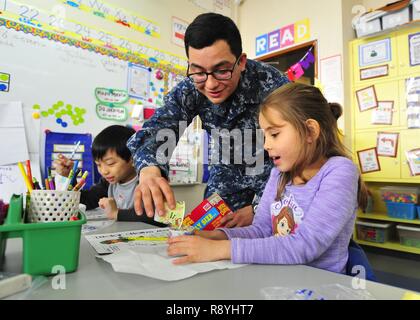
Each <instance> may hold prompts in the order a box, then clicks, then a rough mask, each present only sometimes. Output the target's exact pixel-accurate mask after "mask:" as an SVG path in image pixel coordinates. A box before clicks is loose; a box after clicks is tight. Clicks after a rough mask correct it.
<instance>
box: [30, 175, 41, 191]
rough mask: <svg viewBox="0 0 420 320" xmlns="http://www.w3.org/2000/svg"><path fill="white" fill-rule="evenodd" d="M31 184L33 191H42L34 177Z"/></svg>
mask: <svg viewBox="0 0 420 320" xmlns="http://www.w3.org/2000/svg"><path fill="white" fill-rule="evenodd" d="M32 182H33V185H34V189H35V190H41V189H42V188H41V187H40V185H39V183H38V181H37V180H36V179H35V177H33V178H32Z"/></svg>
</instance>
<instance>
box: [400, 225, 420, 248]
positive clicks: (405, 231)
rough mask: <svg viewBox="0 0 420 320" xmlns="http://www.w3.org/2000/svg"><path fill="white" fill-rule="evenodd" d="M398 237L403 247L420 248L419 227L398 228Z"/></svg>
mask: <svg viewBox="0 0 420 320" xmlns="http://www.w3.org/2000/svg"><path fill="white" fill-rule="evenodd" d="M397 230H398V236H399V238H400V243H401V244H402V245H403V246H408V247H415V248H420V228H419V227H411V226H410V227H408V226H402V225H398V226H397Z"/></svg>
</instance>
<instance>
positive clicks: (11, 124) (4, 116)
mask: <svg viewBox="0 0 420 320" xmlns="http://www.w3.org/2000/svg"><path fill="white" fill-rule="evenodd" d="M0 115H1V116H0V128H16V127H20V128H21V127H23V126H24V124H23V116H22V103H20V102H0Z"/></svg>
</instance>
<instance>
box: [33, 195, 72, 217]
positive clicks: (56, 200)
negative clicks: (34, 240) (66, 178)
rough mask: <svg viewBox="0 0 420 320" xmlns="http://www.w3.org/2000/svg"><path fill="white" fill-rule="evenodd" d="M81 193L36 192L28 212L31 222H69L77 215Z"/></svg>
mask: <svg viewBox="0 0 420 320" xmlns="http://www.w3.org/2000/svg"><path fill="white" fill-rule="evenodd" d="M79 203H80V192H79V191H57V190H34V191H32V192H31V200H30V204H29V210H28V220H29V222H55V221H69V220H70V217H71V216H72V215H73V214H77V212H78V210H79Z"/></svg>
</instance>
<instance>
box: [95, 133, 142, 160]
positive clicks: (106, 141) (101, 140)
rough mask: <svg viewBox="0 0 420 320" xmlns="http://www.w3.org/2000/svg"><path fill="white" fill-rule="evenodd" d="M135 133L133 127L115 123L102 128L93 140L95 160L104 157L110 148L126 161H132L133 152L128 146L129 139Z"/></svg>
mask: <svg viewBox="0 0 420 320" xmlns="http://www.w3.org/2000/svg"><path fill="white" fill-rule="evenodd" d="M134 133H135V131H134V130H133V129H132V128H127V127H124V126H119V125H113V126H109V127H107V128H105V129H104V130H102V131H101V132H100V133H99V134H98V135H97V136H96V137H95V139H94V140H93V143H92V156H93V158H94V159H95V160H100V159H102V158H103V157H104V156H105V154H106V153H107V151H108V150H115V152H116V153H117V155H118V156H119V157H121V158H122V159H124V160H125V161H127V162H128V161H130V159H131V152H130V150H129V149H128V148H127V141H128V139H129V138H130V137H131V136H132V135H133V134H134Z"/></svg>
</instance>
